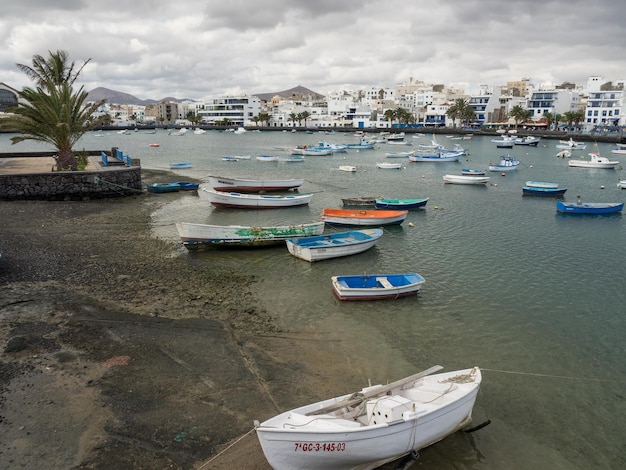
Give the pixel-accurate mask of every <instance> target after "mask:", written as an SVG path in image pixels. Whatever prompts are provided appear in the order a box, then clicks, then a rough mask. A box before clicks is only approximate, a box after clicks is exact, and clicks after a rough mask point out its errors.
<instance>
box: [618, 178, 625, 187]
mask: <svg viewBox="0 0 626 470" xmlns="http://www.w3.org/2000/svg"><path fill="white" fill-rule="evenodd" d="M617 187H618V188H620V189H626V180H619V181H618V182H617Z"/></svg>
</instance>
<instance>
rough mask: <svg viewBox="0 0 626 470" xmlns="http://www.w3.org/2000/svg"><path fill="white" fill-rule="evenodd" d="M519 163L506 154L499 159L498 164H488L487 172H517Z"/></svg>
mask: <svg viewBox="0 0 626 470" xmlns="http://www.w3.org/2000/svg"><path fill="white" fill-rule="evenodd" d="M519 164H520V162H519V160H517V159H516V158H515V157H514V156H513V155H510V154H508V153H507V154H506V155H502V156H501V157H500V162H499V163H491V162H490V163H489V167H488V168H489V171H511V170H517V167H518V166H519Z"/></svg>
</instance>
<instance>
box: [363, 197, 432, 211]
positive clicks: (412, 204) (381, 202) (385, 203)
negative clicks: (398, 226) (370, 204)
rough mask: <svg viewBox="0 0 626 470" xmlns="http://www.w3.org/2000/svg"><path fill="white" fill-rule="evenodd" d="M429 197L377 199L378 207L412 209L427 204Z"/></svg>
mask: <svg viewBox="0 0 626 470" xmlns="http://www.w3.org/2000/svg"><path fill="white" fill-rule="evenodd" d="M427 202H428V198H427V197H422V198H417V199H384V198H380V199H376V201H375V205H376V209H395V210H410V209H418V208H420V207H424V206H426V203H427Z"/></svg>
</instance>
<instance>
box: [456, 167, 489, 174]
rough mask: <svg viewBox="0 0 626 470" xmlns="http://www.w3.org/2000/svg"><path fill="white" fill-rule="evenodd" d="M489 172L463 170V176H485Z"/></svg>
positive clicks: (470, 169)
mask: <svg viewBox="0 0 626 470" xmlns="http://www.w3.org/2000/svg"><path fill="white" fill-rule="evenodd" d="M486 173H487V170H477V169H472V168H461V174H462V175H465V176H485V174H486Z"/></svg>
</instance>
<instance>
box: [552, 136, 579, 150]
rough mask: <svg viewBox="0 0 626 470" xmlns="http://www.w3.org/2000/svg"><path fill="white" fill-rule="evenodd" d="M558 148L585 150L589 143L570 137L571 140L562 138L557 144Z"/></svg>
mask: <svg viewBox="0 0 626 470" xmlns="http://www.w3.org/2000/svg"><path fill="white" fill-rule="evenodd" d="M556 148H558V149H566V150H585V149H586V148H587V144H583V143H581V142H575V141H574V139H571V138H570V139H569V140H560V141H559V143H558V144H556Z"/></svg>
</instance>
